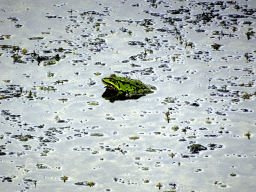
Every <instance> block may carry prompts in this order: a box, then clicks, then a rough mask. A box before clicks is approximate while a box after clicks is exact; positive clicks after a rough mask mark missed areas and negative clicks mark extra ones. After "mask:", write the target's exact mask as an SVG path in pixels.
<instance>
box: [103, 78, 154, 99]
mask: <svg viewBox="0 0 256 192" xmlns="http://www.w3.org/2000/svg"><path fill="white" fill-rule="evenodd" d="M102 82H103V84H105V85H106V88H107V90H106V91H108V92H109V94H106V92H105V94H103V97H105V98H106V99H109V98H110V97H111V98H112V101H113V100H125V99H128V98H132V99H137V98H139V97H141V96H144V95H146V94H150V93H153V91H152V90H156V88H155V87H154V86H151V85H146V84H144V83H142V82H141V81H140V80H137V79H131V78H129V77H118V76H116V75H115V74H112V75H110V77H106V78H103V79H102ZM106 95H109V96H106Z"/></svg>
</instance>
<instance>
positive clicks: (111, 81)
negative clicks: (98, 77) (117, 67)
mask: <svg viewBox="0 0 256 192" xmlns="http://www.w3.org/2000/svg"><path fill="white" fill-rule="evenodd" d="M102 82H103V83H104V84H105V85H107V87H108V88H110V89H116V90H118V89H119V87H118V84H116V75H115V74H112V75H110V77H108V78H103V79H102Z"/></svg>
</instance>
